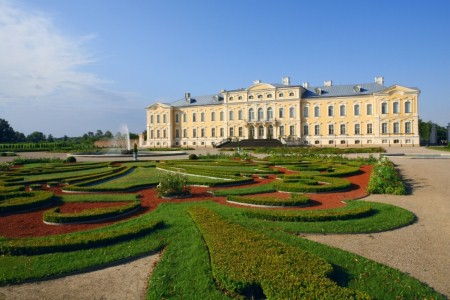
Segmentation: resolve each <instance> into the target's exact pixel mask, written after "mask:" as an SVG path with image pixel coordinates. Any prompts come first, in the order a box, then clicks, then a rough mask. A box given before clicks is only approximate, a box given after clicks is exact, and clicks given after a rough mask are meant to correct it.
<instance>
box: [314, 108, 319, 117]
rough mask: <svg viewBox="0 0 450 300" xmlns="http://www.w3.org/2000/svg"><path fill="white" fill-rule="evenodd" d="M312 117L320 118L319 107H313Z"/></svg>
mask: <svg viewBox="0 0 450 300" xmlns="http://www.w3.org/2000/svg"><path fill="white" fill-rule="evenodd" d="M314 117H320V107H318V106H314Z"/></svg>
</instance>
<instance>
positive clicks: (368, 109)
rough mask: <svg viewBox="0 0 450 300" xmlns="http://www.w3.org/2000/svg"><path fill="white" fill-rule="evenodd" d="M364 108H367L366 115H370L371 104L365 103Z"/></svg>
mask: <svg viewBox="0 0 450 300" xmlns="http://www.w3.org/2000/svg"><path fill="white" fill-rule="evenodd" d="M366 110H367V115H368V116H371V115H372V104H367V106H366Z"/></svg>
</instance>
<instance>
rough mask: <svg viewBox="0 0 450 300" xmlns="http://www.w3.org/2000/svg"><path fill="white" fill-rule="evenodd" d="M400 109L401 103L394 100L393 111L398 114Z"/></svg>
mask: <svg viewBox="0 0 450 300" xmlns="http://www.w3.org/2000/svg"><path fill="white" fill-rule="evenodd" d="M399 110H400V105H399V103H398V102H394V103H393V104H392V112H393V113H394V114H398V113H399Z"/></svg>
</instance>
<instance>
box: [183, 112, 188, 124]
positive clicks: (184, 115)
mask: <svg viewBox="0 0 450 300" xmlns="http://www.w3.org/2000/svg"><path fill="white" fill-rule="evenodd" d="M183 122H187V113H184V114H183Z"/></svg>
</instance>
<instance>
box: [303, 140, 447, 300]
mask: <svg viewBox="0 0 450 300" xmlns="http://www.w3.org/2000/svg"><path fill="white" fill-rule="evenodd" d="M421 150H424V151H422V153H423V152H429V151H431V150H428V151H426V149H421ZM408 152H411V151H408ZM431 153H435V152H431ZM390 160H391V161H393V162H394V163H395V164H397V165H398V169H399V170H400V172H401V174H402V176H403V178H404V179H406V181H407V183H408V184H409V185H410V186H411V189H412V194H411V195H408V196H387V195H371V196H369V197H367V198H365V199H364V200H366V201H376V202H383V203H389V204H393V205H396V206H400V207H403V208H405V209H408V210H410V211H412V212H413V213H414V214H416V216H417V217H418V220H417V222H416V223H415V224H413V225H411V226H407V227H404V228H401V229H397V230H394V231H389V232H382V233H375V234H341V235H331V234H330V235H312V234H307V235H305V237H306V238H308V239H310V240H313V241H317V242H320V243H324V244H327V245H330V246H333V247H337V248H341V249H344V250H347V251H350V252H353V253H357V254H359V255H361V256H364V257H367V258H370V259H373V260H375V261H378V262H381V263H383V264H386V265H388V266H391V267H393V268H395V269H399V270H401V271H403V272H405V273H409V274H410V275H411V276H413V277H415V278H417V279H419V280H420V281H422V282H425V283H427V284H428V285H430V286H431V287H433V288H434V289H435V290H436V291H438V292H440V293H442V294H444V295H446V296H447V297H448V298H450V280H449V277H448V273H449V271H450V218H449V217H450V173H449V170H450V159H408V158H400V157H399V158H390Z"/></svg>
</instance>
